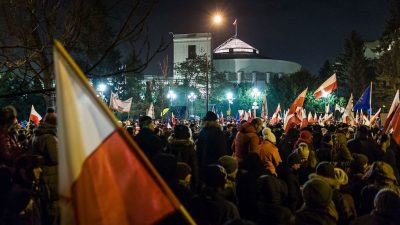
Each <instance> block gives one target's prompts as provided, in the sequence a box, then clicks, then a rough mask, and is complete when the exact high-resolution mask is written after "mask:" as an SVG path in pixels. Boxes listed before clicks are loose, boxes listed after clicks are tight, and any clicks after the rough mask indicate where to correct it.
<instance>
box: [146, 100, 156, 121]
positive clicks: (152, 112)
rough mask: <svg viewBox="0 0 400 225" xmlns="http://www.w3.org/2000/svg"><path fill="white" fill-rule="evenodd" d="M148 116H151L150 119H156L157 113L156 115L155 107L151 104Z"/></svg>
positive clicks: (147, 112)
mask: <svg viewBox="0 0 400 225" xmlns="http://www.w3.org/2000/svg"><path fill="white" fill-rule="evenodd" d="M146 116H149V117H150V118H152V119H154V118H155V113H154V105H153V103H152V102H151V103H150V106H149V108H148V109H147V111H146Z"/></svg>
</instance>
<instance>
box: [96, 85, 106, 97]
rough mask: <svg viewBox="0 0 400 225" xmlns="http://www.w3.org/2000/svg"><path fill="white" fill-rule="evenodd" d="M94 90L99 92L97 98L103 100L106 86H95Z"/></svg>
mask: <svg viewBox="0 0 400 225" xmlns="http://www.w3.org/2000/svg"><path fill="white" fill-rule="evenodd" d="M96 90H97V91H98V92H99V96H100V97H101V98H102V99H103V100H104V92H105V91H106V90H107V85H105V84H104V83H100V84H99V85H97V88H96Z"/></svg>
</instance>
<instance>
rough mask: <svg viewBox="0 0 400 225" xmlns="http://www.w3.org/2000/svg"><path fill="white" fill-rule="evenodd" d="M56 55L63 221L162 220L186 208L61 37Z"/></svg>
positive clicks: (83, 224)
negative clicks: (94, 87)
mask: <svg viewBox="0 0 400 225" xmlns="http://www.w3.org/2000/svg"><path fill="white" fill-rule="evenodd" d="M53 57H54V68H55V77H56V93H57V109H58V126H59V127H58V129H59V139H60V141H59V155H58V159H59V164H58V170H59V196H60V207H61V224H62V225H67V224H68V225H75V224H77V225H92V224H100V225H104V224H112V225H128V224H156V223H158V222H160V221H162V220H163V219H164V218H165V217H166V216H168V215H171V214H172V213H175V212H177V211H178V210H184V208H183V207H182V205H181V204H180V202H179V201H178V200H177V199H176V197H175V196H174V194H173V193H172V192H171V190H170V189H169V188H168V186H167V185H166V183H165V182H164V181H163V180H162V178H161V177H160V175H159V174H158V173H157V171H156V170H155V169H154V167H153V166H152V164H151V163H150V162H149V160H148V159H147V158H146V156H145V155H144V153H143V152H142V150H141V149H140V148H139V147H138V145H137V144H136V143H135V142H134V141H133V140H132V138H130V137H129V136H128V135H127V133H126V131H124V130H123V128H120V127H119V126H118V124H117V120H116V118H115V117H114V115H113V114H112V112H111V111H109V109H108V108H107V106H106V105H105V104H104V103H103V102H101V101H100V100H99V99H98V98H97V97H96V93H95V91H94V90H93V88H92V87H90V85H89V84H88V81H87V79H86V78H85V75H84V74H83V72H82V71H81V70H80V68H79V67H78V65H77V64H76V63H75V62H74V60H73V59H72V58H71V56H70V55H69V54H68V53H67V51H66V50H65V49H64V47H63V46H62V45H61V44H60V42H58V41H55V47H54V49H53ZM179 212H183V211H179ZM184 212H185V213H182V214H183V215H185V217H184V218H188V220H189V219H191V218H190V216H188V214H187V213H186V211H184Z"/></svg>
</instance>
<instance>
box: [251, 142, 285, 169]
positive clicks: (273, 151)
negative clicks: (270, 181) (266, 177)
mask: <svg viewBox="0 0 400 225" xmlns="http://www.w3.org/2000/svg"><path fill="white" fill-rule="evenodd" d="M257 152H258V153H259V155H260V158H261V161H262V162H263V164H264V165H265V168H266V169H267V171H269V172H270V173H271V174H274V175H277V173H276V167H277V166H278V165H279V164H280V163H282V159H281V156H280V155H279V151H278V148H277V147H276V146H275V145H274V144H273V143H272V142H270V141H268V140H263V142H261V144H260V145H259V146H258V149H257Z"/></svg>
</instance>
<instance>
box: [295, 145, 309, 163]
mask: <svg viewBox="0 0 400 225" xmlns="http://www.w3.org/2000/svg"><path fill="white" fill-rule="evenodd" d="M295 152H297V154H298V155H299V156H300V158H301V160H302V161H307V160H308V156H309V155H310V149H308V145H307V144H306V143H300V144H299V147H298V148H297V149H296V150H295Z"/></svg>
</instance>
